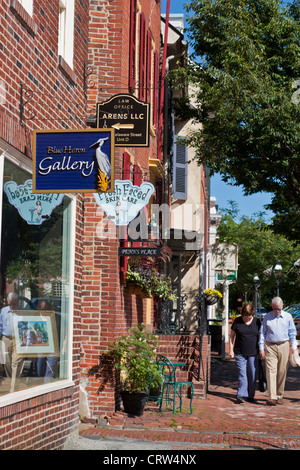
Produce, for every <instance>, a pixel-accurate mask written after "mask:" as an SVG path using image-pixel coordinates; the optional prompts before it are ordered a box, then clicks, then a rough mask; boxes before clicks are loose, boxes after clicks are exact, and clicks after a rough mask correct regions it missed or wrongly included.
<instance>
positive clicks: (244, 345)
mask: <svg viewBox="0 0 300 470" xmlns="http://www.w3.org/2000/svg"><path fill="white" fill-rule="evenodd" d="M260 326H261V321H260V320H259V318H256V317H254V318H253V320H252V322H251V323H250V325H246V323H245V322H244V320H243V318H242V317H237V318H236V319H235V320H234V322H233V324H232V326H231V329H232V330H233V331H234V332H235V335H236V336H235V343H234V354H242V355H243V356H255V355H256V354H258V352H259V350H258V337H259V329H260Z"/></svg>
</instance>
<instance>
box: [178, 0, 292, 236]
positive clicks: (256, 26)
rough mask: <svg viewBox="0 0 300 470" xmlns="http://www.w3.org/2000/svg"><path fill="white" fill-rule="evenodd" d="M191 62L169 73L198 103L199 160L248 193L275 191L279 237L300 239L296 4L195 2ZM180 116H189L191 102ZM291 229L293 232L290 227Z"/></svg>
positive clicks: (195, 142) (194, 142)
mask: <svg viewBox="0 0 300 470" xmlns="http://www.w3.org/2000/svg"><path fill="white" fill-rule="evenodd" d="M186 8H187V11H188V12H192V14H191V16H190V17H188V18H187V22H188V24H189V26H188V29H187V33H188V37H189V38H190V44H191V46H192V48H193V50H194V51H195V52H194V58H195V59H196V60H197V61H198V62H200V64H199V63H196V62H192V61H190V62H189V64H188V65H187V66H186V67H180V68H178V69H177V70H176V72H175V73H174V74H173V75H172V81H173V84H174V86H175V87H176V86H178V84H182V83H184V84H185V83H186V81H187V80H188V81H189V82H190V83H191V85H192V86H190V90H192V92H191V96H190V97H191V98H193V100H194V101H195V103H196V104H195V105H194V106H193V110H192V109H189V112H190V113H192V112H193V116H194V119H195V121H198V122H201V123H202V124H203V126H199V128H198V129H197V130H195V131H193V132H191V134H190V136H189V144H190V145H191V146H193V147H195V150H196V158H197V160H198V162H199V163H203V164H205V165H206V166H208V167H209V168H210V169H211V173H212V174H213V173H214V172H219V173H221V174H222V175H223V179H224V181H226V182H229V183H231V184H234V185H242V186H243V188H244V191H245V194H254V193H257V192H261V191H266V192H270V193H272V194H273V199H272V207H271V208H272V210H273V211H274V212H275V213H278V215H277V219H276V230H277V232H281V233H284V230H285V228H286V226H285V225H284V226H283V225H282V222H286V221H288V223H289V230H288V231H287V236H288V237H290V239H292V240H295V239H296V240H300V231H299V230H298V226H299V223H298V221H299V216H300V185H299V181H300V165H299V159H300V138H299V135H300V132H299V131H300V106H299V105H298V104H299V99H298V98H297V96H298V93H299V90H297V86H299V83H300V82H299V83H298V84H297V83H296V82H297V81H298V80H300V40H299V38H300V22H299V17H300V6H299V1H298V0H297V1H294V2H291V5H289V6H284V5H283V2H280V1H279V0H261V1H253V0H232V1H224V0H201V1H198V0H192V1H190V2H189V3H188V5H187V6H186ZM177 104H178V106H177V110H176V111H177V113H178V114H180V113H181V115H183V116H188V115H189V114H188V112H187V108H188V106H187V104H186V103H177ZM291 224H294V225H293V227H294V228H293V229H290V227H291Z"/></svg>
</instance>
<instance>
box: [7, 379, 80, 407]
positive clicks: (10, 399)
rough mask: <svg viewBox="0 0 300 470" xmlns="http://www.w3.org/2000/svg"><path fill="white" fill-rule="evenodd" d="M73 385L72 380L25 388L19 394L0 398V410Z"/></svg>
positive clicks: (9, 394) (10, 394)
mask: <svg viewBox="0 0 300 470" xmlns="http://www.w3.org/2000/svg"><path fill="white" fill-rule="evenodd" d="M74 385H75V383H74V382H73V380H61V381H58V382H53V383H51V384H43V385H38V386H36V387H32V388H25V389H24V390H20V391H19V392H12V393H8V394H6V395H3V396H1V397H0V408H4V407H5V406H9V405H13V404H14V403H19V402H21V401H25V400H30V399H31V398H35V397H38V396H40V395H45V394H47V393H51V392H56V391H57V390H63V389H65V388H69V387H73V386H74ZM29 408H30V407H29Z"/></svg>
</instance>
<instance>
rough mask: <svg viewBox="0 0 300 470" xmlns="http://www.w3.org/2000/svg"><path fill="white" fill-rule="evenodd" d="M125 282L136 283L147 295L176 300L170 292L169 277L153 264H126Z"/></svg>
mask: <svg viewBox="0 0 300 470" xmlns="http://www.w3.org/2000/svg"><path fill="white" fill-rule="evenodd" d="M126 282H128V283H130V282H132V283H133V284H136V285H137V286H139V287H140V288H141V289H142V290H143V291H145V293H146V294H147V295H148V296H149V297H152V296H157V297H159V298H161V299H165V300H176V298H177V297H176V296H175V295H174V294H173V293H172V284H171V279H170V277H167V276H165V275H164V274H162V273H160V272H159V271H158V270H157V268H155V267H154V266H144V265H137V266H135V267H131V266H130V265H128V269H127V275H126Z"/></svg>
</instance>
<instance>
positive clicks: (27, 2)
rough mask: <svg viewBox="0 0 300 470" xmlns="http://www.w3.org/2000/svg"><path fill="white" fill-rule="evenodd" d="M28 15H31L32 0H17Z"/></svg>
mask: <svg viewBox="0 0 300 470" xmlns="http://www.w3.org/2000/svg"><path fill="white" fill-rule="evenodd" d="M18 2H19V3H20V4H21V5H22V7H23V8H24V10H26V11H27V13H28V15H30V16H31V17H32V16H33V0H18Z"/></svg>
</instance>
